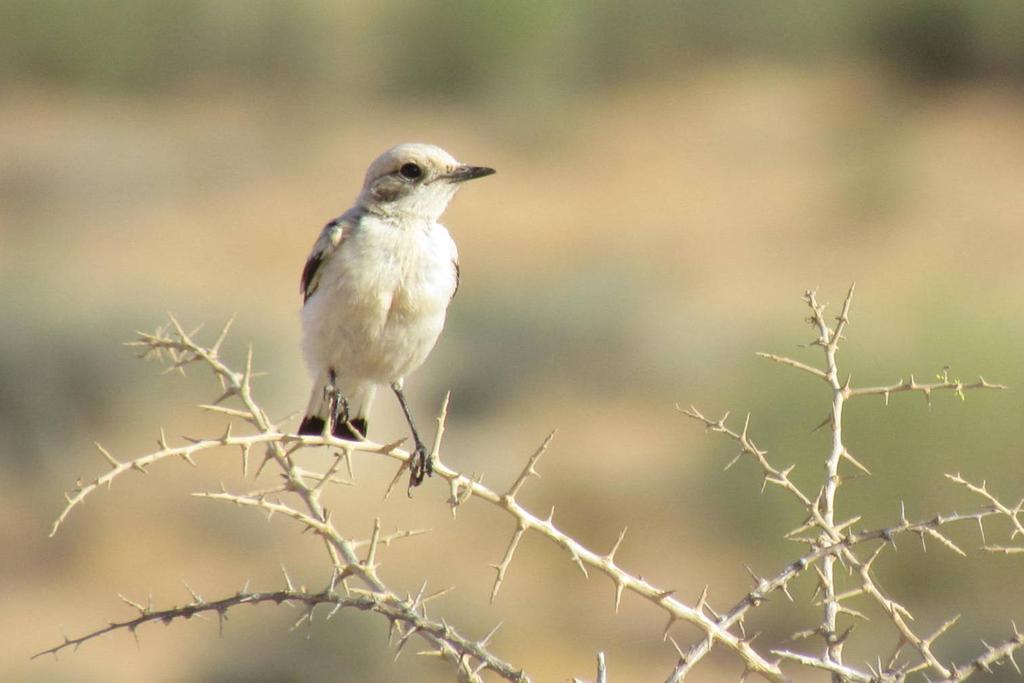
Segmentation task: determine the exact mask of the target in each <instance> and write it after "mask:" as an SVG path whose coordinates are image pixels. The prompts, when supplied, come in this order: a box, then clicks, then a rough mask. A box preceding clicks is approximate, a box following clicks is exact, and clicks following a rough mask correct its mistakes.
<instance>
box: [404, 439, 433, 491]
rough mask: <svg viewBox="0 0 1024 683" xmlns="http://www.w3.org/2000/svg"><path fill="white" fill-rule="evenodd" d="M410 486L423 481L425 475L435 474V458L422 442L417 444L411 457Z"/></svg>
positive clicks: (417, 484)
mask: <svg viewBox="0 0 1024 683" xmlns="http://www.w3.org/2000/svg"><path fill="white" fill-rule="evenodd" d="M409 469H410V475H409V488H410V489H411V488H414V487H416V486H419V485H420V484H422V483H423V478H424V477H429V476H431V475H433V474H434V459H433V458H432V457H431V456H430V455H429V454H428V453H427V449H426V448H425V447H424V446H423V444H422V443H418V444H416V448H415V450H413V452H412V454H411V456H410V458H409Z"/></svg>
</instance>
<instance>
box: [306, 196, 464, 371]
mask: <svg viewBox="0 0 1024 683" xmlns="http://www.w3.org/2000/svg"><path fill="white" fill-rule="evenodd" d="M456 258H457V253H456V249H455V243H454V242H453V241H452V239H451V236H450V235H449V234H448V231H447V230H446V229H445V228H444V226H442V225H439V224H436V223H428V222H426V221H411V220H410V221H406V222H394V221H390V220H386V219H381V218H377V217H375V216H373V215H364V216H363V217H362V218H361V219H360V221H359V222H358V224H357V225H356V226H354V228H353V230H352V232H351V234H348V235H346V236H345V239H344V240H343V242H342V244H341V246H340V247H339V248H338V249H337V251H336V252H335V253H334V254H333V255H332V256H331V258H330V259H328V260H327V262H326V263H324V265H323V266H322V267H323V268H324V271H323V274H322V276H321V280H320V286H319V287H318V289H317V291H316V293H315V294H314V295H313V296H312V297H310V299H309V301H307V302H306V305H305V307H304V309H303V332H304V335H303V336H304V340H303V350H304V352H305V355H306V360H307V362H308V364H309V365H310V369H311V370H312V371H313V373H314V374H315V373H317V372H320V371H322V370H323V369H324V368H325V367H333V368H334V369H335V371H336V372H337V373H338V374H339V376H341V377H347V378H351V379H359V380H370V381H373V382H377V383H391V382H395V381H397V380H399V379H401V378H402V377H404V376H405V375H406V374H407V373H409V372H411V371H412V370H414V369H415V368H416V367H417V366H419V365H420V364H421V363H422V362H423V360H424V359H425V358H426V356H427V354H428V353H429V352H430V350H431V349H432V348H433V346H434V343H435V342H436V341H437V337H438V335H439V334H440V332H441V328H442V327H443V326H444V320H445V312H446V310H447V307H448V302H449V301H450V300H451V297H452V294H453V293H454V291H455V285H456V279H455V278H456V275H455V267H454V261H455V259H456Z"/></svg>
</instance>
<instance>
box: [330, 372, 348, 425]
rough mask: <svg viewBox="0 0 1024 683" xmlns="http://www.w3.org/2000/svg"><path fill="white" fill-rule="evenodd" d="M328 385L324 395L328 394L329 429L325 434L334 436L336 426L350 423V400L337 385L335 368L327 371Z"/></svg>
mask: <svg viewBox="0 0 1024 683" xmlns="http://www.w3.org/2000/svg"><path fill="white" fill-rule="evenodd" d="M327 379H328V382H327V385H326V386H325V387H324V393H325V394H327V404H328V410H327V429H326V430H325V432H324V433H326V434H334V425H337V424H347V423H348V400H347V399H346V398H345V397H344V396H342V395H341V389H339V388H338V385H337V383H336V381H337V379H338V375H337V373H335V372H334V368H330V369H329V370H328V371H327Z"/></svg>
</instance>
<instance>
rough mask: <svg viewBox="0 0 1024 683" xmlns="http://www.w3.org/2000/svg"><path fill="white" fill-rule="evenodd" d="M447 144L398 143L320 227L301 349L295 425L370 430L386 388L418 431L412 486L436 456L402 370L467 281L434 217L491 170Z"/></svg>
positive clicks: (360, 435)
mask: <svg viewBox="0 0 1024 683" xmlns="http://www.w3.org/2000/svg"><path fill="white" fill-rule="evenodd" d="M494 172H495V171H494V169H493V168H490V167H487V166H472V165H468V164H463V163H461V162H459V161H457V160H456V159H455V157H453V156H452V155H451V154H449V153H448V152H446V151H444V150H443V149H441V148H440V147H437V146H434V145H428V144H423V143H406V144H401V145H397V146H395V147H392V148H391V149H389V150H387V151H386V152H384V153H383V154H381V155H380V156H378V157H377V158H376V159H375V160H374V161H373V163H371V164H370V167H369V168H368V169H367V171H366V176H365V180H364V182H363V187H362V190H361V191H360V192H359V195H358V197H357V198H356V201H355V204H354V205H353V206H352V208H350V209H349V210H347V211H345V212H344V213H343V214H341V215H340V216H339V217H337V218H335V219H333V220H331V221H329V222H328V223H327V224H326V225H325V226H324V228H323V230H322V231H321V232H320V236H319V237H318V238H317V240H316V242H315V243H314V245H313V249H312V251H311V252H310V254H309V258H308V259H307V260H306V265H305V267H304V268H303V270H302V280H301V293H302V298H303V305H302V316H301V317H302V352H303V356H304V358H305V361H306V365H307V368H308V370H309V373H310V375H311V376H312V379H313V389H312V392H311V395H310V398H309V404H308V406H307V408H306V413H305V417H304V418H303V420H302V423H301V424H300V426H299V430H298V433H299V434H306V435H323V434H325V432H327V431H330V433H331V434H332V435H333V436H335V437H337V438H341V439H355V440H362V439H366V438H367V437H368V431H367V430H368V428H369V423H368V418H369V413H370V405H371V403H372V402H373V399H374V395H375V394H376V392H377V389H378V388H380V387H384V386H387V387H390V388H391V390H392V391H393V392H394V394H395V396H396V397H397V398H398V403H399V405H400V406H401V408H402V412H403V413H404V414H405V419H406V421H407V422H408V425H409V429H410V431H411V432H412V438H413V442H414V446H415V448H414V450H413V451H412V453H411V454H410V455H411V457H410V460H409V464H410V481H409V487H410V490H411V489H412V487H414V486H419V485H420V484H421V483H422V482H423V478H424V476H425V475H430V474H432V473H433V463H432V462H431V460H430V457H432V456H428V455H427V451H426V448H425V447H424V445H423V441H422V439H420V436H419V432H418V431H417V430H416V423H415V421H414V420H413V416H412V412H411V411H410V409H409V404H408V402H407V401H406V398H405V393H404V386H405V379H406V377H407V376H408V375H409V374H410V373H411V372H413V371H414V370H416V369H417V368H418V367H419V366H420V365H421V364H422V363H423V361H424V360H426V358H427V356H428V354H429V353H430V351H431V350H432V349H433V348H434V345H435V344H436V342H437V339H438V336H439V335H440V334H441V330H442V328H443V327H444V323H445V317H446V315H447V310H448V304H449V303H450V302H451V300H452V299H453V298H454V296H455V292H456V290H457V289H458V287H459V256H458V250H457V248H456V246H455V241H454V240H453V239H452V237H451V235H450V234H449V232H448V230H447V228H445V227H444V226H443V225H441V224H440V223H439V222H438V221H439V219H440V218H441V214H443V213H444V210H445V209H446V208H447V207H448V203H449V202H450V201H451V200H452V198H453V197H454V196H455V193H456V191H457V190H458V189H459V188H460V187H461V186H462V184H463V183H464V182H466V181H469V180H473V179H475V178H482V177H484V176H489V175H491V174H493V173H494Z"/></svg>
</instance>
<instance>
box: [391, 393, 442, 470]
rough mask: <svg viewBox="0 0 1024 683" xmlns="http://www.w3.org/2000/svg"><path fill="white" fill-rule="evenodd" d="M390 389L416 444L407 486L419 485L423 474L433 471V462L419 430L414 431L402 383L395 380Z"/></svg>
mask: <svg viewBox="0 0 1024 683" xmlns="http://www.w3.org/2000/svg"><path fill="white" fill-rule="evenodd" d="M391 390H392V391H394V392H395V396H397V397H398V403H399V404H400V405H401V406H402V412H403V413H405V419H406V421H407V422H408V423H409V429H411V430H412V440H413V441H414V442H415V444H416V449H415V450H414V451H413V453H412V459H411V460H410V462H409V469H410V470H411V474H410V475H409V487H410V488H412V487H413V486H419V485H420V484H422V483H423V477H424V476H430V475H432V474H433V473H434V463H433V462H432V461H431V457H430V456H429V455H428V454H427V449H426V447H424V445H423V441H422V440H421V439H420V435H419V432H417V431H416V423H415V422H414V421H413V419H412V413H411V412H410V411H409V404H408V403H406V401H405V394H403V393H402V383H401V382H395V383H394V384H392V385H391Z"/></svg>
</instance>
